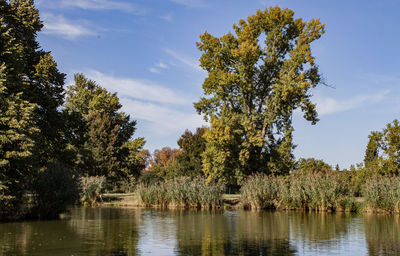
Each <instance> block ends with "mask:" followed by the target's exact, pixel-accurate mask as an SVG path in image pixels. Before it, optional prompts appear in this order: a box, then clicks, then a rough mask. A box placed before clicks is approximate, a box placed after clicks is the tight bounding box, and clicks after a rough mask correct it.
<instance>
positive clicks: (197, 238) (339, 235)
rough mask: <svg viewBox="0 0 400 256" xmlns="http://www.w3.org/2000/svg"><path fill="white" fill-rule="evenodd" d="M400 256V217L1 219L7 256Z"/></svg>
mask: <svg viewBox="0 0 400 256" xmlns="http://www.w3.org/2000/svg"><path fill="white" fill-rule="evenodd" d="M352 252H358V253H360V254H368V253H369V254H370V255H399V252H400V216H399V215H395V216H393V215H352V214H341V213H334V214H332V213H311V212H310V213H308V212H307V213H306V212H280V211H275V212H273V211H261V212H250V211H205V210H204V211H201V210H199V211H196V210H170V211H162V210H154V209H153V210H150V209H142V210H141V209H127V208H84V207H81V208H74V209H72V213H71V218H69V219H64V220H55V221H32V222H15V223H0V256H6V255H7V256H8V255H16V256H22V255H37V256H42V255H46V256H47V255H69V256H70V255H75V256H78V255H89V256H90V255H113V256H124V255H139V254H146V253H147V254H153V255H293V254H300V255H330V254H332V253H336V254H350V253H352Z"/></svg>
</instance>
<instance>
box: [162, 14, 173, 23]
mask: <svg viewBox="0 0 400 256" xmlns="http://www.w3.org/2000/svg"><path fill="white" fill-rule="evenodd" d="M160 18H161V19H162V20H165V21H168V22H171V21H172V20H173V16H172V14H171V13H168V14H166V15H164V16H161V17H160Z"/></svg>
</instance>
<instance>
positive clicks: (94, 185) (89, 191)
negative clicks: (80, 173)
mask: <svg viewBox="0 0 400 256" xmlns="http://www.w3.org/2000/svg"><path fill="white" fill-rule="evenodd" d="M105 181H106V178H105V177H104V176H87V177H81V178H80V187H81V195H80V201H81V203H82V204H84V205H89V206H94V205H96V203H97V201H98V200H99V199H101V194H102V192H103V189H104V185H105Z"/></svg>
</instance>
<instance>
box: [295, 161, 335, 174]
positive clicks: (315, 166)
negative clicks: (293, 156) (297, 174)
mask: <svg viewBox="0 0 400 256" xmlns="http://www.w3.org/2000/svg"><path fill="white" fill-rule="evenodd" d="M297 169H298V170H299V171H301V172H331V171H333V169H332V166H330V165H329V164H327V163H325V162H324V161H322V160H318V159H315V158H301V159H300V160H299V161H298V162H297Z"/></svg>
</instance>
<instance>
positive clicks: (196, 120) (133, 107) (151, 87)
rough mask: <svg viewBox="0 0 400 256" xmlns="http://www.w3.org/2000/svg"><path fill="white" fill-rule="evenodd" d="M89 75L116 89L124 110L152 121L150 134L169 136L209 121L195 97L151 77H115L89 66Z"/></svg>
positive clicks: (108, 88)
mask: <svg viewBox="0 0 400 256" xmlns="http://www.w3.org/2000/svg"><path fill="white" fill-rule="evenodd" d="M86 76H87V77H88V78H90V79H92V80H94V81H96V82H97V83H98V84H99V85H100V86H102V87H104V88H106V89H107V90H108V91H110V92H116V93H117V94H118V97H119V98H120V101H121V104H122V106H123V107H122V110H123V111H124V112H126V113H128V114H130V115H131V117H132V118H134V119H138V120H143V121H146V122H147V123H148V124H147V125H146V126H147V129H148V131H147V132H146V133H148V134H152V135H156V136H168V135H171V134H175V133H177V132H183V130H185V129H191V130H193V129H195V128H196V127H200V126H202V125H205V122H204V120H203V118H202V117H201V116H199V115H198V114H197V113H195V111H194V109H193V106H192V102H193V101H194V99H191V97H190V96H189V97H188V95H180V94H178V93H176V92H175V91H173V90H172V89H169V88H167V87H164V86H161V85H157V84H155V83H153V82H150V81H144V80H140V79H136V78H121V77H114V76H111V75H106V74H104V73H101V72H99V71H96V70H89V71H88V72H86Z"/></svg>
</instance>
